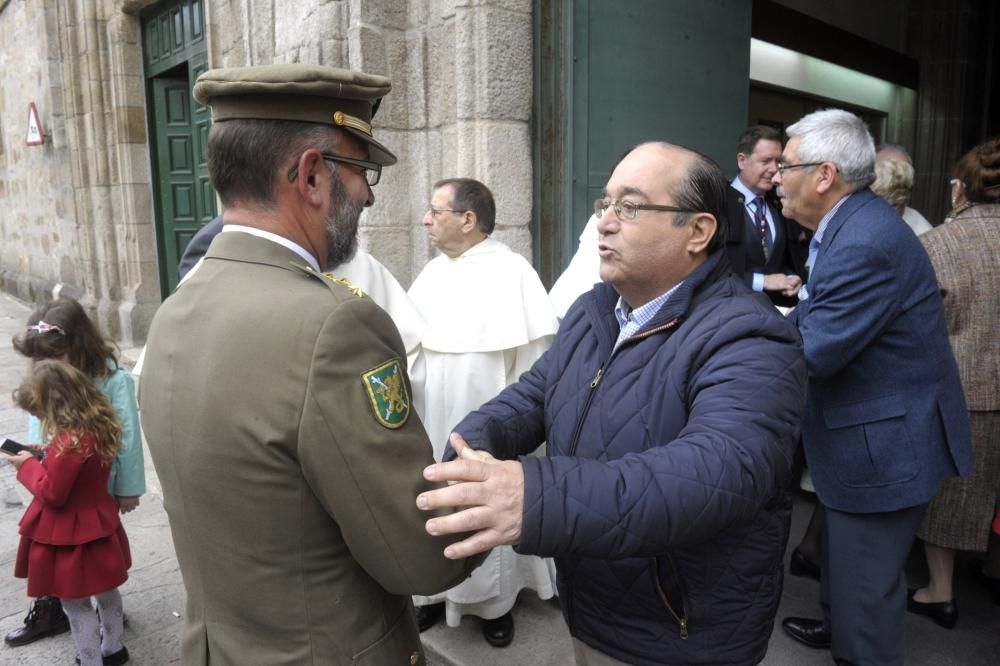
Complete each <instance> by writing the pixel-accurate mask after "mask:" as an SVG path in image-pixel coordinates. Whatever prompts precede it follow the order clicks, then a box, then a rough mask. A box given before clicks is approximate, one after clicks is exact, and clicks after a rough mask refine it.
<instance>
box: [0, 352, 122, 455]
mask: <svg viewBox="0 0 1000 666" xmlns="http://www.w3.org/2000/svg"><path fill="white" fill-rule="evenodd" d="M12 397H13V399H14V404H16V405H17V406H18V407H20V408H21V409H23V410H24V411H26V412H28V413H29V414H31V415H33V416H36V417H38V419H39V420H40V421H41V422H42V434H43V435H44V436H45V438H46V439H51V438H53V437H55V436H56V435H59V434H60V433H68V434H69V435H70V437H71V439H72V442H73V444H72V445H71V446H70V447H68V448H70V449H71V450H73V451H76V452H80V451H81V449H82V444H81V441H82V437H83V435H84V433H90V434H92V435H93V436H94V453H95V454H96V455H97V457H98V458H99V459H100V460H101V462H103V463H104V464H106V465H110V464H111V462H112V461H113V460H114V459H115V456H116V455H118V449H119V448H120V447H121V433H122V426H121V421H120V419H119V417H118V412H117V411H115V408H114V407H113V406H112V404H111V401H110V400H109V399H108V398H107V396H105V395H104V393H102V392H101V389H99V388H97V385H96V384H95V383H94V382H93V381H91V379H90V377H88V376H87V375H85V374H84V373H83V372H81V371H80V370H77V369H76V368H74V367H73V366H72V365H70V364H69V363H64V362H62V361H54V360H49V361H39V362H38V363H35V365H34V366H33V367H32V368H31V373H30V374H29V375H28V376H27V377H26V378H25V379H24V381H23V382H21V386H20V387H18V388H17V389H16V390H15V391H14V393H13V395H12ZM61 452H62V451H61V450H58V449H57V450H56V451H55V454H56V455H59V454H60V453H61Z"/></svg>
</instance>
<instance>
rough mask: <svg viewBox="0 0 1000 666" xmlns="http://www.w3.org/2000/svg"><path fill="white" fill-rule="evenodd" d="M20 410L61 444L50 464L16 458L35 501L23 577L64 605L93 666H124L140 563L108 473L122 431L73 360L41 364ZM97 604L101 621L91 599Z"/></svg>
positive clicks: (28, 516) (18, 568) (23, 526)
mask: <svg viewBox="0 0 1000 666" xmlns="http://www.w3.org/2000/svg"><path fill="white" fill-rule="evenodd" d="M14 402H15V403H16V404H17V405H18V406H19V407H21V408H22V409H24V410H25V411H27V412H29V413H30V414H32V415H34V416H37V417H38V418H39V419H40V420H41V423H42V433H43V435H44V436H45V437H46V438H51V441H50V443H49V446H48V449H47V453H46V456H45V458H44V460H42V461H41V462H39V461H38V460H37V459H36V458H35V457H34V456H33V455H32V454H31V453H30V452H27V451H23V452H21V453H20V454H18V455H17V456H13V457H11V459H10V460H11V463H12V464H13V465H14V466H15V467H17V480H18V481H20V482H21V483H22V484H23V485H24V486H25V487H26V488H27V489H28V490H29V491H31V494H32V495H33V496H34V499H33V500H32V502H31V504H30V505H29V506H28V508H27V510H26V511H25V512H24V516H23V517H22V518H21V523H20V534H21V542H20V545H19V546H18V549H17V560H16V562H15V565H14V575H15V576H16V577H18V578H27V579H28V595H29V596H31V597H41V596H45V595H53V596H56V597H58V598H59V599H61V600H62V605H63V609H64V610H65V611H66V615H67V616H69V623H70V631H71V632H72V634H73V640H74V641H75V642H76V647H77V650H78V652H79V656H78V661H77V663H80V664H83V666H91V665H92V666H99V665H101V664H124V663H126V662H127V661H128V659H129V655H128V650H127V649H126V648H125V646H124V645H123V644H122V600H121V594H120V593H119V592H118V586H119V585H121V584H122V583H124V582H125V580H126V579H127V578H128V569H129V567H130V566H131V565H132V557H131V554H130V552H129V545H128V538H127V537H126V536H125V530H124V528H123V527H122V524H121V521H120V520H119V518H118V505H117V504H116V503H115V500H114V498H112V497H111V495H109V494H108V474H109V473H110V471H111V463H112V462H113V461H114V459H115V455H116V454H117V453H118V447H119V446H120V444H119V442H120V434H121V424H120V421H119V418H118V415H117V412H116V411H115V408H114V407H112V406H111V402H110V401H109V400H108V399H107V397H105V395H104V394H103V393H102V392H101V390H100V389H98V388H97V386H96V385H95V384H94V382H93V381H92V380H91V379H90V378H89V377H87V375H85V374H83V373H82V372H80V371H79V370H77V369H76V368H74V367H73V366H71V365H70V364H68V363H65V362H63V361H57V360H50V361H40V362H37V363H35V365H34V367H33V368H32V370H31V374H30V375H29V376H28V377H27V378H26V379H25V380H24V382H23V383H22V384H21V386H20V388H18V389H17V390H16V391H15V392H14ZM92 596H93V597H95V598H96V600H97V608H98V610H99V611H100V622H99V623H98V618H97V616H96V615H95V614H94V609H93V606H92V605H91V601H90V598H91V597H92Z"/></svg>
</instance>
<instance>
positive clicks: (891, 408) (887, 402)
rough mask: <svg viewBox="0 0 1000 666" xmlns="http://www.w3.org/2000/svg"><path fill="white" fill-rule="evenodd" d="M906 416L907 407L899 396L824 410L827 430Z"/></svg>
mask: <svg viewBox="0 0 1000 666" xmlns="http://www.w3.org/2000/svg"><path fill="white" fill-rule="evenodd" d="M904 414H906V405H904V404H903V398H902V397H900V396H898V395H889V396H886V397H884V398H876V399H875V400H865V401H864V402H855V403H852V404H850V405H839V406H837V407H828V408H826V409H824V410H823V418H824V419H825V420H826V427H827V428H846V427H848V426H853V425H860V424H862V423H874V422H875V421H884V420H885V419H891V418H895V417H898V416H903V415H904Z"/></svg>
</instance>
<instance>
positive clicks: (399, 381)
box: [361, 358, 410, 429]
mask: <svg viewBox="0 0 1000 666" xmlns="http://www.w3.org/2000/svg"><path fill="white" fill-rule="evenodd" d="M361 380H362V382H363V383H364V385H365V391H366V392H367V393H368V400H369V402H370V403H371V406H372V412H374V414H375V419H376V420H377V421H378V422H379V423H380V424H382V425H383V426H385V427H386V428H392V429H395V428H401V427H402V426H403V424H404V423H406V420H407V419H408V418H409V416H410V396H409V395H408V394H407V392H406V382H405V381H403V366H402V365H401V364H400V362H399V359H398V358H394V359H392V360H390V361H386V362H385V363H383V364H382V365H379V366H377V367H374V368H372V369H371V370H369V371H367V372H364V373H362V374H361Z"/></svg>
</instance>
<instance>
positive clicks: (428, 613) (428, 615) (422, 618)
mask: <svg viewBox="0 0 1000 666" xmlns="http://www.w3.org/2000/svg"><path fill="white" fill-rule="evenodd" d="M443 617H444V602H443V601H442V602H441V603H439V604H427V605H426V606H417V629H419V630H420V632H421V633H423V632H425V631H427V630H428V629H430V628H431V627H433V626H434V625H435V624H437V621H438V620H440V619H441V618H443Z"/></svg>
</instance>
